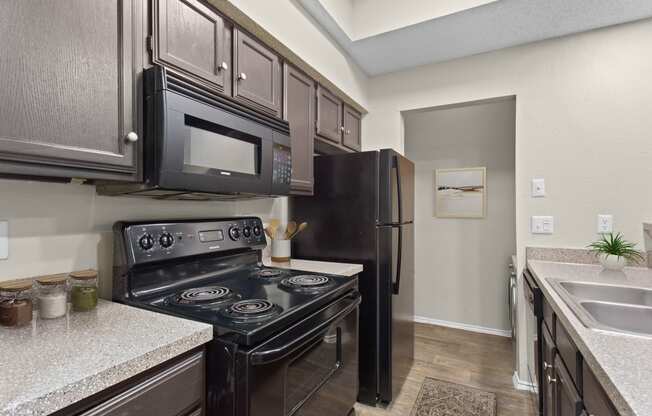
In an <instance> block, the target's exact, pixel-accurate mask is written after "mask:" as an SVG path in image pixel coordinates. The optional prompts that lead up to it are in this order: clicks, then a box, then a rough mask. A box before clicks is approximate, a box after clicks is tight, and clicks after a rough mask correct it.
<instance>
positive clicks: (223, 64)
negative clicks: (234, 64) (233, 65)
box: [217, 62, 229, 71]
mask: <svg viewBox="0 0 652 416" xmlns="http://www.w3.org/2000/svg"><path fill="white" fill-rule="evenodd" d="M227 69H229V64H227V63H226V62H222V63H221V64H220V65H219V66H218V67H217V70H218V71H222V70H224V71H226V70H227Z"/></svg>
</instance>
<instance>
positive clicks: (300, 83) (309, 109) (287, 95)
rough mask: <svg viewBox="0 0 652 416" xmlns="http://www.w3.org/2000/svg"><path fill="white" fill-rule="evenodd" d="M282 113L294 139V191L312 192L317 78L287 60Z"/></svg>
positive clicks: (284, 71)
mask: <svg viewBox="0 0 652 416" xmlns="http://www.w3.org/2000/svg"><path fill="white" fill-rule="evenodd" d="M283 114H284V116H285V119H286V120H287V121H288V122H289V123H290V138H291V140H292V184H291V186H292V191H293V193H296V194H307V195H312V193H313V185H314V172H313V155H314V151H315V150H314V149H315V129H314V127H313V123H314V121H313V120H314V119H315V81H314V80H313V79H312V78H310V77H308V76H307V75H305V74H304V73H302V72H301V71H299V70H298V69H296V68H294V67H293V66H291V65H289V64H287V63H286V64H284V65H283Z"/></svg>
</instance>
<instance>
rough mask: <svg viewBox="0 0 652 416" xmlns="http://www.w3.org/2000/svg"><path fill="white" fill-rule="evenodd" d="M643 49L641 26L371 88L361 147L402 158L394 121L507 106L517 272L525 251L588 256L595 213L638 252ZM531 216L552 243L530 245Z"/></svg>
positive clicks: (648, 148)
mask: <svg viewBox="0 0 652 416" xmlns="http://www.w3.org/2000/svg"><path fill="white" fill-rule="evenodd" d="M650 39H652V20H649V19H648V20H644V21H640V22H636V23H631V24H626V25H621V26H615V27H611V28H606V29H601V30H597V31H593V32H587V33H583V34H579V35H574V36H569V37H564V38H559V39H554V40H549V41H544V42H540V43H536V44H531V45H525V46H520V47H515V48H510V49H504V50H500V51H496V52H491V53H485V54H481V55H477V56H473V57H468V58H464V59H458V60H454V61H450V62H446V63H441V64H433V65H427V66H423V67H419V68H415V69H413V70H408V71H403V72H399V73H395V74H389V75H385V76H380V77H376V78H373V79H372V80H371V82H370V89H369V110H370V114H369V115H368V116H367V117H366V118H365V119H364V123H363V135H364V136H363V143H364V147H365V148H376V147H386V146H391V147H394V148H396V149H398V150H400V151H402V150H403V119H402V117H401V111H405V110H411V109H418V108H426V107H432V106H440V105H446V104H451V103H460V102H467V101H473V100H478V99H485V98H491V97H502V96H507V95H515V96H516V97H517V98H516V241H517V244H516V246H517V254H518V256H519V259H518V260H519V266H520V267H521V268H522V266H523V264H524V258H523V257H524V255H525V247H526V246H528V245H537V246H553V247H554V246H562V247H585V246H586V244H587V243H588V242H589V241H591V240H592V239H594V238H596V222H597V219H596V216H597V215H598V214H601V213H602V214H613V215H614V222H615V228H616V229H617V230H619V231H622V232H623V233H624V234H625V236H626V237H627V238H628V239H631V240H632V241H634V242H637V243H642V242H643V234H642V228H641V222H642V221H643V220H650V219H651V217H652V193H651V192H647V189H648V188H649V180H650V178H651V177H652V140H651V139H650V132H651V131H652V117H651V116H650V109H651V106H650V97H651V96H652V77H651V76H650V74H651V73H652V54H650ZM533 177H543V178H545V180H546V188H547V194H548V195H547V197H546V198H540V199H532V198H530V197H529V191H530V180H531V179H532V178H533ZM531 215H554V216H555V233H554V234H552V235H531V234H530V233H529V218H530V216H531ZM520 314H521V312H519V317H520V318H521V319H520V323H519V330H520V332H521V333H523V331H524V327H523V326H522V324H523V322H524V319H523V317H522V316H521V315H520ZM523 347H524V345H522V344H521V352H520V353H519V356H520V358H521V361H523V358H524V356H523ZM521 368H523V366H521ZM522 374H524V373H522Z"/></svg>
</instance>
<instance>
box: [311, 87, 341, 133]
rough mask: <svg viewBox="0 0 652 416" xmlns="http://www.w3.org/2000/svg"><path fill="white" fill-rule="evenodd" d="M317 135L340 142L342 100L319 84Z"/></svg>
mask: <svg viewBox="0 0 652 416" xmlns="http://www.w3.org/2000/svg"><path fill="white" fill-rule="evenodd" d="M316 126H317V135H318V136H319V137H320V138H322V139H325V140H327V141H328V142H331V143H334V144H337V145H340V144H342V131H343V130H344V126H343V125H342V100H340V99H339V98H338V97H337V96H336V95H334V94H333V93H331V92H330V91H328V90H327V89H326V88H324V87H322V86H321V85H318V86H317V123H316Z"/></svg>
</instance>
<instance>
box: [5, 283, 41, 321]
mask: <svg viewBox="0 0 652 416" xmlns="http://www.w3.org/2000/svg"><path fill="white" fill-rule="evenodd" d="M32 306H33V305H32V281H31V280H23V281H14V282H6V283H2V284H0V325H4V326H22V325H27V324H29V323H30V322H32Z"/></svg>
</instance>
